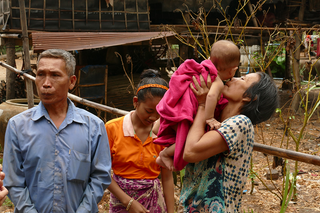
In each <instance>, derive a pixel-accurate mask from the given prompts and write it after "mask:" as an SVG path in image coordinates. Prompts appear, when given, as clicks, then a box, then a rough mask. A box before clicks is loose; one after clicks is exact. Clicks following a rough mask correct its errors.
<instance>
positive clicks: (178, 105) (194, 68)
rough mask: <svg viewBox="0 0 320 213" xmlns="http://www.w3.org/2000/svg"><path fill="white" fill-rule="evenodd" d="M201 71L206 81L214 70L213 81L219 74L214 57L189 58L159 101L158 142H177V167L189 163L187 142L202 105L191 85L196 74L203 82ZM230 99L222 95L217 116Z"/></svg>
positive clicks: (175, 74)
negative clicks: (208, 58) (186, 159)
mask: <svg viewBox="0 0 320 213" xmlns="http://www.w3.org/2000/svg"><path fill="white" fill-rule="evenodd" d="M200 74H202V76H203V77H204V80H205V82H207V76H208V74H210V77H211V81H212V82H213V81H214V80H215V78H216V77H217V69H216V68H215V66H214V65H213V63H212V62H211V61H210V60H204V61H202V62H201V64H199V63H197V62H196V61H194V60H193V59H191V60H190V59H188V60H186V61H185V62H184V63H182V64H181V65H180V66H179V68H178V69H177V71H175V72H174V74H173V75H172V77H171V79H170V82H169V90H168V91H167V92H166V93H165V95H164V97H163V98H162V99H161V101H160V102H159V104H158V105H157V111H158V113H159V115H160V128H159V132H158V138H157V139H156V140H155V141H154V143H156V144H160V145H164V146H170V145H172V144H174V143H176V148H175V153H174V167H175V168H176V169H177V170H181V169H183V168H184V167H185V166H186V165H187V164H188V163H187V162H186V161H184V160H183V151H184V144H185V141H186V138H187V135H188V131H189V128H190V126H191V124H192V123H193V119H194V117H195V115H196V113H197V109H198V101H197V99H196V96H195V95H194V93H193V92H192V90H191V89H190V87H189V85H190V83H192V84H193V81H192V76H195V77H196V78H197V80H198V82H199V83H200V79H199V76H200ZM227 103H228V101H227V99H225V98H223V97H221V98H220V100H219V102H218V103H217V106H216V111H215V117H216V118H218V117H219V115H220V113H221V111H222V109H223V108H224V107H225V106H226V104H227ZM176 124H178V128H177V132H175V131H174V130H173V129H172V126H174V125H176Z"/></svg>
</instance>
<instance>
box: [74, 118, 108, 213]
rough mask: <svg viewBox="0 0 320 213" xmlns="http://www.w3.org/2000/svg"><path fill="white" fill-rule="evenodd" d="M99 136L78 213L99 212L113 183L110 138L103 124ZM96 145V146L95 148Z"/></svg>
mask: <svg viewBox="0 0 320 213" xmlns="http://www.w3.org/2000/svg"><path fill="white" fill-rule="evenodd" d="M98 128H99V130H98V131H97V134H95V135H94V138H93V141H92V148H91V153H92V159H91V173H90V177H89V182H88V185H87V187H86V189H85V191H84V193H83V196H82V202H81V203H80V205H79V207H78V209H77V213H80V212H98V206H97V204H98V203H99V202H100V200H101V198H102V196H103V193H104V190H105V189H106V188H107V187H108V186H109V185H110V183H111V157H110V148H109V142H108V136H107V132H106V129H105V127H104V124H103V122H101V124H100V125H99V127H98ZM94 144H95V146H94Z"/></svg>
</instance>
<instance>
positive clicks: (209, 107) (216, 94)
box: [205, 76, 224, 120]
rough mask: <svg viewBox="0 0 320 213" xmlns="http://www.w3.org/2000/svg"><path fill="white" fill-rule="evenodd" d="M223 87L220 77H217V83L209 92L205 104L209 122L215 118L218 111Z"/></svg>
mask: <svg viewBox="0 0 320 213" xmlns="http://www.w3.org/2000/svg"><path fill="white" fill-rule="evenodd" d="M208 77H209V76H208ZM223 87H224V85H223V82H222V80H221V79H220V78H219V76H217V77H216V79H215V81H214V82H212V84H211V87H210V89H209V92H208V94H207V99H206V104H205V117H206V120H209V119H211V118H213V117H214V111H215V109H216V105H217V103H218V100H219V99H220V96H221V92H222V89H223Z"/></svg>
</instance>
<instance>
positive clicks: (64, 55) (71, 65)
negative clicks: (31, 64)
mask: <svg viewBox="0 0 320 213" xmlns="http://www.w3.org/2000/svg"><path fill="white" fill-rule="evenodd" d="M41 58H61V59H62V60H64V62H65V63H66V70H67V74H68V75H69V77H70V76H72V75H74V71H75V68H76V60H75V58H74V57H73V55H72V54H71V53H69V52H68V51H65V50H61V49H49V50H45V51H43V52H42V53H41V54H40V55H39V58H38V61H37V66H38V65H39V61H40V59H41Z"/></svg>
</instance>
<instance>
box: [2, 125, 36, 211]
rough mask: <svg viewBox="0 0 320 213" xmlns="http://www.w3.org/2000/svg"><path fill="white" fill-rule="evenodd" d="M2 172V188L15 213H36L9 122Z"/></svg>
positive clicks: (13, 130)
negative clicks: (3, 176) (7, 193)
mask: <svg viewBox="0 0 320 213" xmlns="http://www.w3.org/2000/svg"><path fill="white" fill-rule="evenodd" d="M3 171H4V173H5V174H6V178H5V179H4V186H5V187H6V188H7V189H8V191H9V195H8V196H9V198H10V200H11V201H12V202H13V204H14V206H15V212H30V213H36V212H37V210H36V209H35V206H34V204H33V202H32V201H31V199H30V195H29V190H28V188H27V186H26V184H25V182H26V181H25V173H24V168H23V159H22V156H21V150H20V147H19V144H18V138H17V134H16V128H15V125H14V122H12V121H11V120H9V122H8V126H7V130H6V135H5V146H4V156H3Z"/></svg>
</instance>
